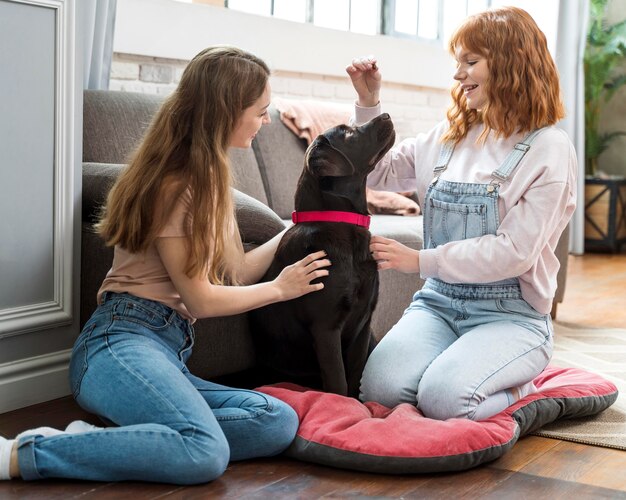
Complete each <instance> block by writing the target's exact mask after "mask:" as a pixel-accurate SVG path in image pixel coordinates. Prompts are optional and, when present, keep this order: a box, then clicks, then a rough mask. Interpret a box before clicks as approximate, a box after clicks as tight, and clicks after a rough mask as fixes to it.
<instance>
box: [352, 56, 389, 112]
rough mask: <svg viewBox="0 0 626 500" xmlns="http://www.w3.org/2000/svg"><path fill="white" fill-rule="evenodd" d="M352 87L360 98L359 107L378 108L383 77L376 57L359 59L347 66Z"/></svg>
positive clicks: (353, 60)
mask: <svg viewBox="0 0 626 500" xmlns="http://www.w3.org/2000/svg"><path fill="white" fill-rule="evenodd" d="M346 72H347V73H348V75H349V76H350V80H351V81H352V85H353V87H354V89H355V90H356V93H357V94H358V96H359V98H358V101H357V104H358V105H359V106H363V107H367V108H370V107H372V106H376V105H377V104H378V102H379V101H380V99H379V94H380V86H381V80H382V75H381V74H380V71H379V69H378V62H377V61H376V58H375V57H374V56H367V57H357V58H355V59H352V63H351V64H348V66H346Z"/></svg>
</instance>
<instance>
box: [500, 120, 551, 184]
mask: <svg viewBox="0 0 626 500" xmlns="http://www.w3.org/2000/svg"><path fill="white" fill-rule="evenodd" d="M542 130H543V129H542V128H538V129H536V130H533V131H532V132H530V133H529V134H528V135H527V136H526V137H524V138H523V139H522V140H521V141H520V142H518V143H517V144H516V145H515V146H514V147H513V151H511V152H510V153H509V155H508V156H507V157H506V159H505V160H504V162H503V163H502V165H500V166H499V167H498V168H497V170H495V171H494V172H493V173H492V174H491V176H492V177H494V178H495V179H497V180H499V181H500V182H504V181H506V180H507V179H508V178H509V177H510V176H511V174H512V173H513V171H514V170H515V169H516V168H517V166H518V165H519V163H520V162H521V161H522V158H524V155H525V154H526V153H527V152H528V150H529V149H530V144H531V143H532V142H533V140H534V139H535V137H537V135H539V133H540V132H541V131H542Z"/></svg>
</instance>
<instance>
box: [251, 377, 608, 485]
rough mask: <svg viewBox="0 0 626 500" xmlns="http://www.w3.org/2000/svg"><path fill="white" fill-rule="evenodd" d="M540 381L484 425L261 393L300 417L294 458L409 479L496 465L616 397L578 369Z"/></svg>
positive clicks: (339, 400) (289, 392)
mask: <svg viewBox="0 0 626 500" xmlns="http://www.w3.org/2000/svg"><path fill="white" fill-rule="evenodd" d="M534 383H535V385H536V386H537V389H538V390H539V392H537V393H534V394H531V395H528V396H526V397H525V398H522V399H521V400H520V401H518V402H517V403H515V404H514V405H512V406H510V407H509V408H507V409H505V410H503V411H502V412H500V413H498V414H497V415H494V416H493V417H491V418H489V419H486V420H482V421H478V422H475V421H473V420H469V419H461V418H452V419H448V420H434V419H430V418H426V417H424V416H423V415H422V414H421V412H420V411H419V410H417V408H416V407H415V406H413V405H409V404H406V403H404V404H400V405H398V406H396V407H395V408H386V407H384V406H382V405H380V404H378V403H374V402H369V403H365V404H363V403H361V402H359V401H358V400H356V399H352V398H348V397H345V396H338V395H337V394H330V393H324V392H319V391H312V390H307V389H305V388H303V387H298V386H294V385H293V384H280V385H276V386H265V387H261V388H259V390H260V391H262V392H265V393H267V394H270V395H272V396H274V397H277V398H278V399H281V400H283V401H285V402H286V403H288V404H289V405H291V406H292V407H293V408H294V409H295V410H296V412H297V413H298V416H299V418H300V426H299V429H298V433H297V435H296V438H295V440H294V441H293V443H292V444H291V446H290V447H289V448H288V450H287V452H286V454H287V455H288V456H291V457H293V458H297V459H300V460H304V461H307V462H314V463H319V464H323V465H329V466H333V467H342V468H346V469H354V470H359V471H366V472H382V473H386V474H406V473H424V472H444V471H458V470H464V469H469V468H470V467H475V466H477V465H480V464H482V463H485V462H488V461H491V460H494V459H496V458H498V457H499V456H501V455H503V454H504V453H506V452H507V451H508V450H510V449H511V448H512V447H513V445H514V444H515V443H516V442H517V440H518V439H519V438H520V437H521V436H524V435H525V434H529V433H530V432H533V431H535V430H537V429H538V428H540V427H542V426H544V425H546V424H548V423H550V422H553V421H555V420H557V419H560V418H574V417H584V416H588V415H593V414H595V413H598V412H600V411H602V410H604V409H606V408H608V407H609V406H611V405H612V404H613V403H614V402H615V400H616V399H617V394H618V391H617V388H616V387H615V385H614V384H613V383H612V382H610V381H608V380H605V379H604V378H602V377H600V376H599V375H595V374H593V373H590V372H587V371H584V370H580V369H577V368H557V367H551V366H549V367H548V368H546V369H545V370H544V372H543V373H541V374H540V375H539V376H538V377H537V378H535V380H534Z"/></svg>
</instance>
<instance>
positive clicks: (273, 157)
mask: <svg viewBox="0 0 626 500" xmlns="http://www.w3.org/2000/svg"><path fill="white" fill-rule="evenodd" d="M269 113H270V118H271V120H272V121H271V123H269V124H267V125H264V126H263V127H261V130H259V133H258V134H257V136H256V139H255V140H254V141H253V142H252V148H253V150H254V154H255V156H256V159H257V162H258V164H259V169H260V171H261V175H263V176H264V179H263V182H264V185H265V190H266V193H267V202H268V205H269V206H270V207H271V208H272V210H274V212H276V213H277V214H278V215H279V216H280V217H281V218H282V219H291V212H293V197H294V195H295V192H296V186H297V184H298V179H299V178H300V174H301V172H302V167H303V159H304V152H305V150H306V143H305V141H304V139H300V138H298V137H296V135H295V134H294V133H293V132H291V130H289V129H288V128H287V127H285V125H284V124H283V123H282V122H281V120H280V115H279V113H278V111H277V110H276V108H274V107H273V106H271V107H270V110H269Z"/></svg>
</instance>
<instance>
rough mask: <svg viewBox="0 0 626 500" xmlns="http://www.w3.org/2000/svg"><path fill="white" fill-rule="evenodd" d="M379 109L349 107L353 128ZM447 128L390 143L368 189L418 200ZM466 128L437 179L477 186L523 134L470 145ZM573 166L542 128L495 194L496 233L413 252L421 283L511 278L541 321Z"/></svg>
mask: <svg viewBox="0 0 626 500" xmlns="http://www.w3.org/2000/svg"><path fill="white" fill-rule="evenodd" d="M380 113H381V108H380V105H379V106H375V107H373V108H361V107H359V106H356V109H355V122H356V123H357V124H361V123H365V122H366V121H368V120H370V119H371V118H373V117H375V116H377V115H379V114H380ZM446 128H447V122H442V123H440V124H439V125H438V126H436V127H435V128H434V129H432V130H431V131H430V132H428V133H424V134H419V135H418V136H417V137H415V138H412V139H405V140H404V141H402V142H401V143H399V144H397V145H396V146H395V147H394V148H393V149H391V151H389V153H387V155H386V156H385V157H384V158H383V159H382V160H381V161H380V162H379V163H378V165H376V168H375V170H374V171H373V172H372V173H371V174H370V176H369V177H368V186H369V187H371V188H374V189H387V190H390V191H411V190H417V195H418V198H419V200H420V201H422V200H424V195H425V193H426V190H427V188H428V185H429V183H430V181H431V180H432V178H433V167H434V166H435V163H436V161H437V158H438V156H439V150H440V147H441V143H440V142H439V138H440V137H441V135H442V134H443V133H444V132H445V130H446ZM481 131H482V127H480V126H478V127H474V128H473V129H472V130H470V132H469V134H468V136H467V137H466V138H465V139H464V140H463V141H461V142H460V143H459V144H457V146H456V148H455V150H454V154H453V155H452V159H451V160H450V163H449V164H448V168H447V169H446V170H445V171H444V172H443V174H442V175H441V178H442V179H445V180H448V181H453V182H468V183H484V184H487V183H489V181H490V180H491V173H492V172H493V171H494V170H495V169H496V168H497V167H499V166H500V165H501V164H502V162H503V161H504V159H505V158H506V156H507V155H508V154H509V152H510V151H511V150H512V149H513V146H514V145H515V144H516V143H517V142H519V141H520V140H521V139H523V137H524V135H523V134H519V135H514V136H511V137H509V138H507V139H495V138H494V137H493V134H490V135H489V137H488V138H487V141H486V142H485V143H484V144H477V143H476V139H477V138H478V136H479V135H480V133H481ZM576 176H577V162H576V153H575V151H574V147H573V145H572V143H571V142H570V140H569V138H568V137H567V134H566V133H565V132H563V131H562V130H560V129H558V128H556V127H550V128H548V129H546V130H544V131H543V132H542V133H541V134H539V136H537V137H536V138H535V140H534V142H533V143H532V146H531V148H530V150H529V151H528V153H526V156H525V157H524V159H523V160H522V161H521V162H520V164H519V165H518V167H517V168H516V169H515V171H514V173H513V175H512V176H511V177H510V178H509V180H508V181H507V182H505V183H503V184H502V186H501V187H500V197H499V200H498V209H499V211H500V226H499V228H498V230H497V233H496V234H495V235H486V236H482V237H479V238H470V239H466V240H462V241H454V242H450V243H447V244H445V245H441V246H439V247H437V248H434V249H428V250H422V251H420V275H421V277H422V278H431V277H432V278H439V279H441V280H443V281H445V282H447V283H489V282H493V281H498V280H502V279H505V278H511V277H518V278H519V281H520V285H521V289H522V295H523V297H524V299H525V300H526V301H527V302H528V303H529V304H530V305H531V306H533V307H534V308H535V309H536V310H537V311H539V312H540V313H542V314H547V313H549V312H550V310H551V307H552V299H553V297H554V293H555V291H556V286H557V282H556V276H557V271H558V270H559V261H558V259H557V258H556V255H555V253H554V250H555V248H556V245H557V243H558V241H559V237H560V236H561V233H562V232H563V230H564V229H565V227H566V226H567V223H568V222H569V220H570V218H571V216H572V213H573V212H574V208H575V207H576Z"/></svg>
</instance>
